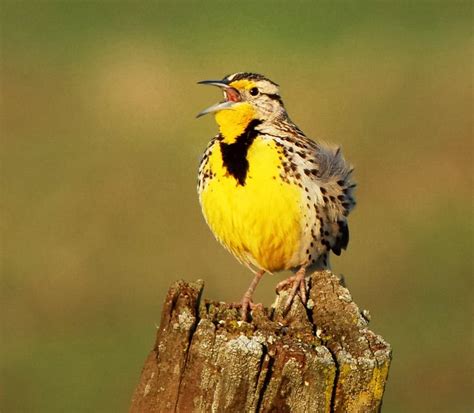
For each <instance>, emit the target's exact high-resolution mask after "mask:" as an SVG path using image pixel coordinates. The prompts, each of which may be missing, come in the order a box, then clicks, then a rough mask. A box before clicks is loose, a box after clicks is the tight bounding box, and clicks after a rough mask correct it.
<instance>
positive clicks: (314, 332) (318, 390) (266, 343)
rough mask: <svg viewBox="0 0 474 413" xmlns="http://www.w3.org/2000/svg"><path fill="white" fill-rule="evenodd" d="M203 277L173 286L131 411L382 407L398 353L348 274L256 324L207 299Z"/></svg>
mask: <svg viewBox="0 0 474 413" xmlns="http://www.w3.org/2000/svg"><path fill="white" fill-rule="evenodd" d="M203 287H204V283H203V282H202V281H197V282H195V283H186V282H184V281H178V282H176V283H175V284H174V285H173V286H172V287H171V288H170V290H169V292H168V295H167V297H166V300H165V304H164V307H163V312H162V316H161V322H160V327H159V329H158V332H157V337H156V342H155V346H154V348H153V350H152V351H151V353H150V355H149V356H148V358H147V360H146V362H145V365H144V367H143V371H142V374H141V377H140V381H139V384H138V386H137V387H136V389H135V393H134V395H133V399H132V405H131V408H130V412H132V413H135V412H140V413H148V412H160V413H161V412H295V413H298V412H364V413H366V412H378V411H380V407H381V403H382V397H383V392H384V388H385V383H386V381H387V376H388V370H389V367H390V360H391V350H390V346H389V344H388V343H387V342H385V341H384V340H383V339H382V337H380V336H377V335H376V334H374V333H373V332H372V331H370V330H369V329H368V317H367V315H365V314H363V313H361V311H360V310H359V308H358V307H357V305H356V304H355V303H354V302H353V301H352V298H351V295H350V293H349V291H348V290H347V289H346V288H345V287H344V286H343V285H342V282H341V279H340V278H339V277H337V276H336V275H334V274H333V273H331V272H329V271H319V272H315V273H314V274H312V275H311V276H310V277H309V279H308V287H309V300H308V302H307V304H306V306H304V305H303V304H302V303H301V301H300V300H299V298H296V299H295V300H294V301H293V304H292V305H291V307H290V309H289V310H288V312H287V313H286V314H285V313H284V305H285V303H286V300H287V298H288V291H286V290H283V291H281V292H280V293H279V294H278V295H277V297H276V300H275V303H274V304H273V306H272V308H270V309H266V308H263V307H262V306H257V307H255V308H254V310H253V311H252V320H251V322H246V321H242V320H241V318H240V314H239V311H238V308H235V307H233V306H232V305H229V304H226V303H223V302H214V301H209V300H201V294H202V290H203Z"/></svg>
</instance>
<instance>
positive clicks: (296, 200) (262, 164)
mask: <svg viewBox="0 0 474 413" xmlns="http://www.w3.org/2000/svg"><path fill="white" fill-rule="evenodd" d="M279 155H280V154H279V151H278V149H277V147H276V146H275V144H274V143H273V142H272V141H271V140H267V139H263V138H261V137H257V138H256V139H255V141H254V142H253V143H252V145H251V146H250V148H249V150H248V154H247V159H248V163H249V169H248V172H247V176H246V180H245V184H244V185H239V184H238V182H237V180H236V179H235V178H234V177H233V176H231V175H230V174H229V173H228V171H227V169H226V168H225V166H224V165H223V161H222V153H221V150H220V146H219V144H216V145H215V147H214V148H213V151H212V154H211V156H210V158H209V162H208V165H207V168H208V169H209V171H210V172H212V175H213V178H212V179H211V180H210V181H209V182H208V184H207V185H206V187H205V188H204V189H203V192H202V193H201V194H200V200H201V205H202V209H203V212H204V216H205V217H206V220H207V222H208V224H209V226H210V227H211V229H212V231H213V232H214V234H215V236H216V237H217V238H218V239H219V240H220V242H222V244H223V245H224V246H225V247H226V248H227V249H229V250H230V251H231V252H232V253H233V254H234V255H235V256H236V257H237V258H238V259H239V260H241V261H242V262H244V263H247V264H252V265H255V266H256V267H258V268H261V269H265V270H267V271H270V272H273V271H279V270H283V269H288V268H292V267H294V266H296V265H298V264H300V263H299V262H298V260H299V257H298V253H299V250H300V239H301V232H302V229H301V220H302V215H303V213H302V205H301V204H302V202H301V190H300V188H299V187H298V186H296V185H294V184H290V183H286V182H284V181H282V180H281V178H280V167H281V160H280V159H279Z"/></svg>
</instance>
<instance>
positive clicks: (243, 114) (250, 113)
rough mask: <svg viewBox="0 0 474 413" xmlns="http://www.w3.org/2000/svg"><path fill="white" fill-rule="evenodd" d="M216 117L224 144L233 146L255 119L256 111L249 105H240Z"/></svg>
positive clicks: (218, 113)
mask: <svg viewBox="0 0 474 413" xmlns="http://www.w3.org/2000/svg"><path fill="white" fill-rule="evenodd" d="M215 117H216V122H217V124H218V125H219V131H220V134H221V136H222V138H223V142H225V143H227V144H232V143H235V142H236V140H237V138H238V137H239V136H241V135H242V134H243V133H244V132H245V130H246V129H247V127H248V126H249V124H250V123H251V122H252V120H254V119H255V110H254V109H253V107H252V106H251V105H250V104H248V103H240V104H238V105H236V106H234V107H233V108H232V109H226V110H221V111H219V112H217V113H216V115H215Z"/></svg>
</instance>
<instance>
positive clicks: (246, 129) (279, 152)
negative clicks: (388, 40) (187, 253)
mask: <svg viewBox="0 0 474 413" xmlns="http://www.w3.org/2000/svg"><path fill="white" fill-rule="evenodd" d="M198 83H199V84H202V85H211V86H216V87H218V88H220V89H221V91H222V92H223V96H224V99H223V100H222V101H221V102H219V103H217V104H214V105H212V106H210V107H208V108H207V109H205V110H203V111H202V112H200V113H199V114H198V115H197V117H201V116H203V115H205V114H210V113H212V114H214V117H215V120H216V123H217V125H218V128H219V132H218V134H217V135H216V136H215V137H214V138H213V139H211V141H210V142H209V144H208V146H207V148H206V149H205V151H204V153H203V155H202V158H201V161H200V164H199V169H198V182H197V191H198V195H199V202H200V205H201V208H202V212H203V215H204V218H205V220H206V222H207V224H208V226H209V227H210V229H211V231H212V232H213V234H214V236H215V237H216V238H217V240H218V241H219V242H220V243H221V244H222V245H223V246H224V247H225V248H226V249H227V250H228V251H230V253H231V254H232V255H233V256H234V257H235V258H236V259H237V260H238V261H239V262H240V263H242V264H243V265H245V266H246V267H248V268H249V270H250V271H251V272H252V273H253V274H254V277H253V279H252V282H251V284H250V286H249V288H248V289H247V290H246V292H245V294H244V295H243V298H242V300H241V302H240V304H241V315H242V318H243V319H244V320H245V319H247V316H248V315H249V310H252V309H253V308H254V306H255V304H254V303H253V298H252V297H253V293H254V291H255V289H256V287H257V285H258V283H259V281H260V280H261V278H262V277H263V275H264V274H265V273H269V274H273V273H276V272H280V271H284V270H291V271H292V272H293V275H292V276H291V277H289V278H288V279H286V280H285V281H283V282H280V283H278V285H277V291H280V290H281V289H282V288H284V287H291V288H290V294H289V298H288V300H287V302H286V305H285V308H286V309H288V308H289V307H290V306H291V303H292V301H293V300H294V297H295V296H296V295H297V294H298V295H299V296H300V298H301V301H302V302H303V303H306V300H307V289H306V276H307V274H308V273H310V271H311V272H312V271H317V270H324V269H329V268H330V263H329V255H330V253H331V252H333V253H334V254H336V255H340V254H341V250H343V249H346V248H347V245H348V242H349V227H348V221H347V218H348V215H349V212H350V211H351V210H352V209H353V207H354V206H355V197H354V188H355V186H356V184H355V183H354V182H353V180H352V172H353V168H352V166H351V165H350V164H348V163H347V162H346V160H345V159H344V157H343V155H342V152H341V148H340V147H339V146H335V145H332V144H328V143H326V142H324V141H323V140H312V139H310V138H308V137H307V136H306V135H305V134H304V133H303V132H302V131H301V130H300V129H299V128H298V126H296V124H295V123H293V121H292V120H291V119H290V117H289V115H288V113H287V111H286V108H285V105H284V103H283V100H282V98H281V95H280V90H279V85H278V84H276V83H275V82H273V81H271V80H270V79H268V78H266V77H265V76H264V75H261V74H257V73H250V72H237V73H233V74H231V75H228V76H225V77H224V78H223V79H222V80H204V81H201V82H198Z"/></svg>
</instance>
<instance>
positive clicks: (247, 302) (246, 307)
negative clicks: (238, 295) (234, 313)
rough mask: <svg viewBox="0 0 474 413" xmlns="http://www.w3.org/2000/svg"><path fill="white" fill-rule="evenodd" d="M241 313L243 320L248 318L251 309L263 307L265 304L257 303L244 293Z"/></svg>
mask: <svg viewBox="0 0 474 413" xmlns="http://www.w3.org/2000/svg"><path fill="white" fill-rule="evenodd" d="M240 306H241V307H240V315H241V317H242V320H243V321H247V320H248V318H249V317H248V316H249V314H250V311H253V310H254V309H255V308H257V307H261V308H263V304H261V303H258V304H255V303H254V302H253V301H252V299H251V298H250V297H248V295H247V294H244V296H243V298H242V301H241V303H240Z"/></svg>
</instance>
